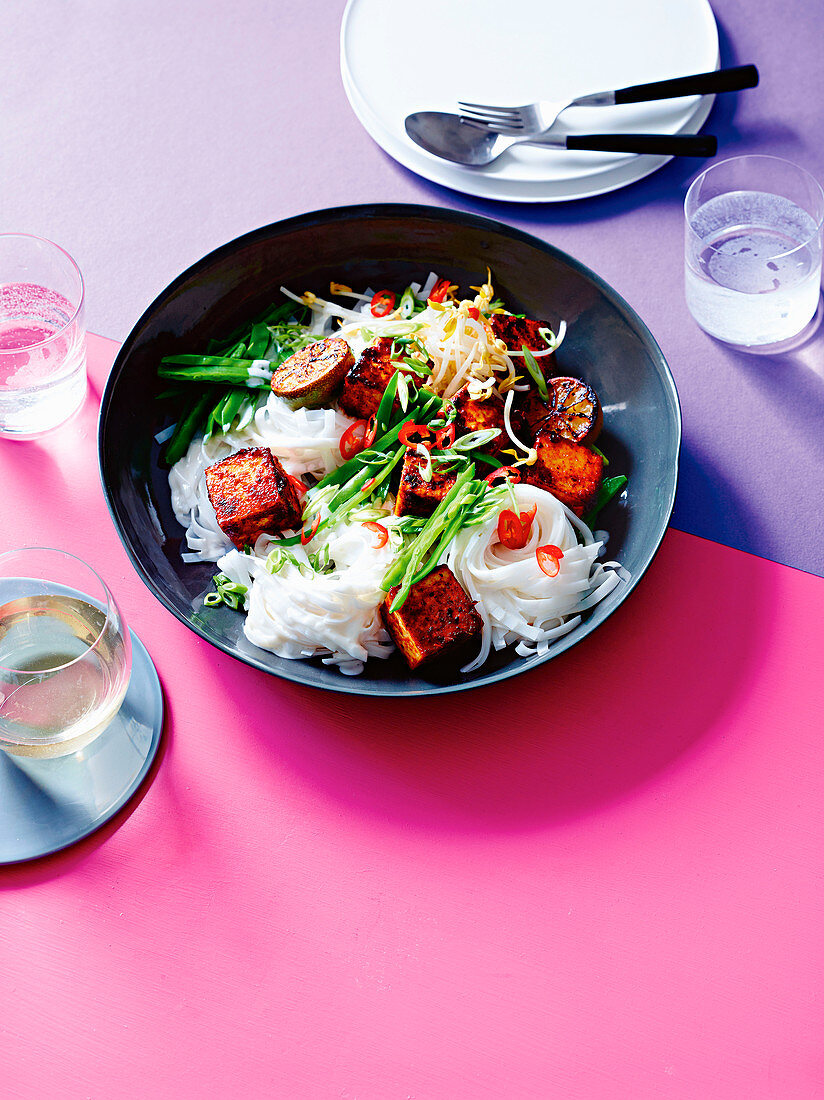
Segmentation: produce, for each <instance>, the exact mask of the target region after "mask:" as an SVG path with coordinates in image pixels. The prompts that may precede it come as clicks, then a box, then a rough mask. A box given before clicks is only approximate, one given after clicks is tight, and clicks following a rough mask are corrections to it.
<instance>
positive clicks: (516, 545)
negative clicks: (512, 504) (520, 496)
mask: <svg viewBox="0 0 824 1100" xmlns="http://www.w3.org/2000/svg"><path fill="white" fill-rule="evenodd" d="M523 514H524V515H526V512H524V513H523ZM528 537H529V535H528V530H527V529H526V528H525V527H524V525H523V523H522V522H521V520H520V519H519V517H518V516H516V515H515V513H514V512H513V511H512V510H511V509H510V508H504V510H503V511H502V512H501V514H500V515H499V516H498V542H501V543H503V545H504V546H506V547H507V549H508V550H523V548H524V547H525V546H526V540H527V538H528Z"/></svg>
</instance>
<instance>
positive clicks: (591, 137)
mask: <svg viewBox="0 0 824 1100" xmlns="http://www.w3.org/2000/svg"><path fill="white" fill-rule="evenodd" d="M565 140H566V147H567V149H594V150H597V151H598V152H601V153H652V154H659V155H663V156H668V157H714V156H715V154H716V152H717V150H718V141H717V139H716V138H715V137H713V136H712V134H695V135H693V134H662V135H660V134H568V135H567V137H566V139H565Z"/></svg>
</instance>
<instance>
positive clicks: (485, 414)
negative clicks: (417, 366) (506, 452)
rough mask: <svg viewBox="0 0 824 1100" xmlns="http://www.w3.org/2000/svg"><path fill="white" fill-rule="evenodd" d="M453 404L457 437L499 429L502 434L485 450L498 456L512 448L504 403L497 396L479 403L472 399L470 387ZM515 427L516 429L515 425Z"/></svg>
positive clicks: (459, 391)
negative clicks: (505, 421) (505, 448)
mask: <svg viewBox="0 0 824 1100" xmlns="http://www.w3.org/2000/svg"><path fill="white" fill-rule="evenodd" d="M451 404H452V407H453V408H454V410H455V434H456V436H461V435H466V434H468V433H469V432H483V431H486V430H487V429H488V428H498V429H499V431H500V434H499V435H498V436H496V438H495V439H493V440H492V441H491V442H490V443H487V444H486V446H485V447H484V448H483V450H485V451H487V452H488V453H489V454H492V455H497V454H500V452H501V451H502V450H503V448H504V447H511V446H512V441H511V440H510V438H509V435H508V434H507V430H506V427H505V425H504V403H503V401H501V399H500V397H498V396H497V395H496V394H494V393H493V394H490V396H489V397H486V398H484V400H483V401H479V400H478V399H477V398H475V397H470V396H469V387H468V386H464V387H463V389H460V390H458V392H457V393H456V394H455V396H454V397H453V398H452V399H451ZM513 427H515V425H514V424H513Z"/></svg>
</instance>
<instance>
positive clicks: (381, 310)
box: [369, 290, 395, 317]
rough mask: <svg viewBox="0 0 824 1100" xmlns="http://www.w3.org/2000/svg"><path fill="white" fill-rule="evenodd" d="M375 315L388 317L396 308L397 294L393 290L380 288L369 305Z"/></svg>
mask: <svg viewBox="0 0 824 1100" xmlns="http://www.w3.org/2000/svg"><path fill="white" fill-rule="evenodd" d="M369 308H370V309H371V310H372V316H373V317H386V315H387V314H388V313H391V312H392V310H393V309H394V308H395V295H394V294H393V293H392V291H391V290H379V291H378V293H377V294H375V295H374V297H373V298H372V304H371V305H370V307H369Z"/></svg>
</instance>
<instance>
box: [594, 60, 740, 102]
mask: <svg viewBox="0 0 824 1100" xmlns="http://www.w3.org/2000/svg"><path fill="white" fill-rule="evenodd" d="M757 83H758V69H756V67H755V65H735V66H734V67H733V68H730V69H716V70H715V71H714V72H711V73H699V74H697V75H696V76H678V77H675V78H674V79H672V80H658V81H656V82H655V83H654V84H633V85H632V86H631V87H629V88H619V89H618V91H616V92H615V102H616V103H646V102H648V101H650V100H653V99H677V98H678V97H679V96H682V95H714V94H715V93H716V92H740V91H741V90H742V89H743V88H754V87H755V86H756V84H757Z"/></svg>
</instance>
